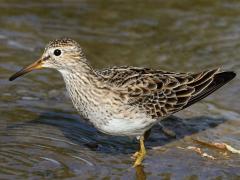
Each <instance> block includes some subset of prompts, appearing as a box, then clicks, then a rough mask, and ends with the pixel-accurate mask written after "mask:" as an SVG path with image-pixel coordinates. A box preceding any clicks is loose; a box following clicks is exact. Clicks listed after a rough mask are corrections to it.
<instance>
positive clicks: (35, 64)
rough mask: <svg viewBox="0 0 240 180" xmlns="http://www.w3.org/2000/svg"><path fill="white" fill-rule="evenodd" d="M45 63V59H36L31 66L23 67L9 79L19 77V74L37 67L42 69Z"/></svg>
mask: <svg viewBox="0 0 240 180" xmlns="http://www.w3.org/2000/svg"><path fill="white" fill-rule="evenodd" d="M42 65H43V60H42V59H39V60H37V61H35V62H34V63H33V64H30V65H29V66H27V67H25V68H23V69H21V70H20V71H18V72H17V73H15V74H13V75H12V76H11V77H10V78H9V81H13V80H14V79H16V78H18V77H19V76H22V75H24V74H26V73H28V72H30V71H32V70H35V69H41V68H42Z"/></svg>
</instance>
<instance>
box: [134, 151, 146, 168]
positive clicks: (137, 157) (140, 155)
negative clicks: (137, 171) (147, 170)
mask: <svg viewBox="0 0 240 180" xmlns="http://www.w3.org/2000/svg"><path fill="white" fill-rule="evenodd" d="M145 155H146V151H145V150H143V151H137V152H136V153H134V154H133V158H135V162H134V164H133V167H137V166H139V165H141V164H142V161H143V159H144V156H145Z"/></svg>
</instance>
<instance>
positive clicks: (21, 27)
mask: <svg viewBox="0 0 240 180" xmlns="http://www.w3.org/2000/svg"><path fill="white" fill-rule="evenodd" d="M239 8H240V2H239V1H216V0H212V1H203V0H201V1H181V2H180V1H177V0H174V1H173V0H172V1H148V2H144V1H142V2H133V1H131V2H128V1H80V2H74V1H69V2H68V1H64V2H62V1H52V2H49V1H45V2H44V1H41V3H39V2H30V1H29V2H28V1H26V3H23V2H22V1H21V2H19V1H11V2H7V1H1V3H0V76H1V79H0V83H1V86H0V91H1V96H0V114H1V116H0V117H1V121H0V177H1V178H5V179H14V178H15V179H16V178H22V179H24V178H43V177H45V178H49V179H54V178H55V179H56V178H67V177H68V178H77V177H80V178H90V179H95V178H99V179H114V178H115V179H117V178H120V179H129V178H130V179H134V178H138V179H141V178H142V179H144V178H148V179H160V178H162V179H171V178H172V179H178V178H179V179H184V178H185V179H197V178H198V179H206V178H211V179H214V178H225V179H231V178H232V179H234V178H235V179H236V178H239V177H240V174H239V172H240V166H239V164H240V158H239V156H238V155H234V154H229V153H228V154H227V155H223V154H222V153H221V152H219V151H217V150H212V149H209V148H207V147H204V146H200V147H201V148H203V150H204V151H206V152H207V153H209V154H211V155H213V156H214V157H216V158H217V160H214V161H211V160H208V159H204V158H202V157H200V156H199V155H197V154H196V153H194V152H192V151H188V150H186V149H185V150H183V149H181V148H178V147H187V146H197V147H199V145H198V144H196V143H194V141H192V140H191V138H192V137H199V138H202V139H206V140H211V141H217V142H226V143H228V144H230V145H232V146H233V147H235V148H238V149H239V148H240V145H239V135H240V131H239V128H238V127H239V125H240V122H239V119H240V107H239V106H240V105H239V101H238V99H240V95H239V90H240V86H239V83H238V82H239V78H238V77H237V78H236V79H235V80H234V81H232V82H231V83H229V85H227V86H225V87H223V88H222V90H219V91H217V92H216V93H215V94H213V95H211V96H209V97H208V98H207V99H205V100H204V101H202V102H203V103H198V104H196V105H194V106H193V107H191V108H189V109H187V110H185V111H183V112H180V113H178V114H176V116H177V117H178V118H177V117H173V118H171V119H169V120H168V121H165V122H164V123H163V124H164V125H165V126H166V127H167V128H169V129H171V130H174V131H175V132H176V135H177V139H172V138H170V137H167V136H165V135H164V134H162V133H161V128H160V126H156V127H154V130H153V132H152V134H151V136H150V139H149V140H148V141H147V143H146V145H147V147H148V154H147V157H146V160H145V161H144V167H143V168H141V167H140V168H138V169H131V168H130V167H131V165H132V160H131V159H130V155H131V154H132V153H133V152H134V151H135V150H136V149H137V142H136V141H134V140H131V139H128V138H125V137H113V136H107V135H104V134H101V133H99V132H97V130H96V129H95V128H93V127H92V126H90V125H88V124H87V123H85V122H84V120H82V119H80V117H79V116H78V114H77V113H76V111H75V110H74V108H73V106H72V104H71V101H70V100H69V99H68V97H67V96H66V95H65V89H64V84H63V81H62V78H61V76H60V74H59V73H57V72H56V71H54V70H42V71H35V72H32V73H30V74H28V75H26V76H24V77H22V78H21V79H18V80H16V81H14V82H11V83H10V82H8V78H9V76H10V75H12V74H13V73H14V72H16V71H17V70H19V69H20V68H22V67H23V66H25V65H28V64H30V63H32V62H33V61H34V60H36V59H37V58H38V57H39V56H40V55H41V53H42V51H43V48H44V46H45V44H46V43H47V42H48V41H49V40H52V39H55V38H58V37H62V36H69V37H71V38H73V39H75V40H77V41H78V42H79V43H80V44H81V45H82V47H83V49H84V51H85V54H86V56H87V57H88V59H89V61H90V62H91V64H92V65H93V66H94V67H96V68H103V67H109V66H112V65H133V66H145V67H151V68H157V69H165V70H169V71H200V70H203V69H208V68H214V67H217V66H221V67H223V69H225V70H234V71H235V72H236V73H237V74H239V72H240V61H239V54H240V53H239V52H240V43H239V42H240V41H239V39H240V37H239V36H240V33H239V31H240V26H239V24H240V19H239V16H240V11H239ZM156 147H157V148H156ZM183 162H184V163H183Z"/></svg>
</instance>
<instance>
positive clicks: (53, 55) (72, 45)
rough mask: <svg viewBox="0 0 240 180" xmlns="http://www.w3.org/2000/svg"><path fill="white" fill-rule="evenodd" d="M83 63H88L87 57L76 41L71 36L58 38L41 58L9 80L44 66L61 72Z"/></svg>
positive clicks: (49, 45)
mask: <svg viewBox="0 0 240 180" xmlns="http://www.w3.org/2000/svg"><path fill="white" fill-rule="evenodd" d="M81 63H82V64H86V58H85V57H84V54H83V52H82V49H81V47H80V45H79V44H78V43H77V42H76V41H74V40H72V39H69V38H61V39H56V40H53V41H50V42H49V43H48V45H47V46H46V48H45V51H44V53H43V54H42V56H41V58H39V59H38V60H37V61H35V62H34V63H32V64H30V65H29V66H27V67H25V68H23V69H21V70H20V71H18V72H17V73H15V74H14V75H12V76H11V77H10V78H9V80H10V81H13V80H14V79H16V78H18V77H19V76H22V75H24V74H26V73H28V72H30V71H32V70H35V69H42V68H44V67H46V68H53V69H57V70H58V71H60V72H63V71H71V70H72V69H74V67H76V66H79V64H80V66H81Z"/></svg>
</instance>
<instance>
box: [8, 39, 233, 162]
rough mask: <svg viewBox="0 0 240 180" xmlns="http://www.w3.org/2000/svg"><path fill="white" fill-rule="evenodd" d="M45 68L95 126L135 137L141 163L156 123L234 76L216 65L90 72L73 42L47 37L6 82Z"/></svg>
mask: <svg viewBox="0 0 240 180" xmlns="http://www.w3.org/2000/svg"><path fill="white" fill-rule="evenodd" d="M43 67H46V68H53V69H56V70H58V71H59V72H60V73H61V74H62V76H63V79H64V81H65V84H66V88H67V91H68V93H69V96H70V98H71V100H72V102H73V104H74V106H75V108H76V109H77V111H78V112H79V113H80V115H81V116H82V117H84V118H85V119H88V120H89V121H90V122H91V123H92V124H93V125H94V126H95V127H96V128H97V129H98V130H100V131H101V132H104V133H107V134H110V135H120V136H134V137H137V139H138V140H139V141H140V149H139V150H138V151H137V152H136V153H135V154H134V157H135V162H134V166H138V165H140V164H141V163H142V161H143V158H144V156H145V154H146V150H145V146H144V137H145V135H146V134H148V132H149V130H150V128H151V127H152V126H153V125H154V124H156V123H158V122H159V121H161V120H162V119H164V118H166V117H168V116H169V115H171V114H173V113H175V112H178V111H180V110H182V109H184V108H186V107H188V106H190V105H192V104H194V103H195V102H197V101H199V100H201V99H203V98H205V97H206V96H208V95H209V94H211V93H212V92H214V91H215V90H217V89H219V88H220V87H221V86H223V85H224V84H226V83H227V82H229V81H230V80H231V79H233V78H234V77H235V75H236V74H235V73H234V72H220V69H219V68H217V69H212V70H206V71H202V72H198V73H175V72H167V71H162V70H153V69H149V68H140V67H126V66H123V67H113V68H108V69H104V70H94V69H93V68H92V67H91V66H90V64H89V62H88V61H87V59H86V57H85V56H84V54H83V51H82V48H81V46H80V45H79V44H78V43H77V42H76V41H74V40H72V39H69V38H61V39H57V40H54V41H51V42H50V43H49V44H48V45H47V46H46V48H45V51H44V53H43V55H42V56H41V58H40V59H39V60H37V61H36V62H34V63H33V64H31V65H29V66H27V67H26V68H23V69H22V70H20V71H19V72H17V73H15V74H14V75H13V76H11V77H10V78H9V80H10V81H12V80H14V79H16V78H17V77H19V76H21V75H24V74H26V73H28V72H30V71H32V70H34V69H40V68H43Z"/></svg>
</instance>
